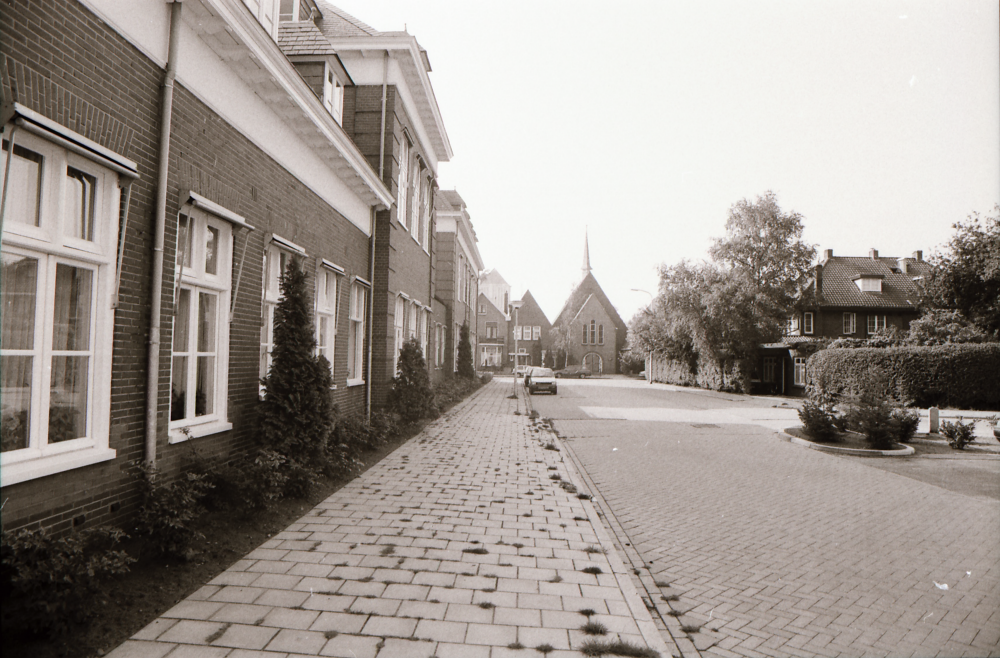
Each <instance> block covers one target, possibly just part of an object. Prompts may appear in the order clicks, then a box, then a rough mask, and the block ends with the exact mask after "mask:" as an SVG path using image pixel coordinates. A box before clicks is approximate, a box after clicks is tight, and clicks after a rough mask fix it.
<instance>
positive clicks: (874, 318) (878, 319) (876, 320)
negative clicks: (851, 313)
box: [868, 315, 888, 334]
mask: <svg viewBox="0 0 1000 658" xmlns="http://www.w3.org/2000/svg"><path fill="white" fill-rule="evenodd" d="M886 319H887V318H886V316H884V315H869V316H868V333H869V334H874V333H875V332H876V331H878V330H879V329H885V328H886V326H887V325H888V323H887V322H886Z"/></svg>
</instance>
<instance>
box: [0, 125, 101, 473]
mask: <svg viewBox="0 0 1000 658" xmlns="http://www.w3.org/2000/svg"><path fill="white" fill-rule="evenodd" d="M9 126H10V124H8V127H6V128H5V129H4V131H3V138H4V139H7V140H9V138H10V137H9V136H10V130H9ZM79 139H83V138H82V137H81V138H79ZM14 142H15V147H21V148H25V149H27V150H29V151H32V152H34V153H37V154H39V155H41V156H42V163H41V168H40V178H41V181H40V185H41V187H40V190H39V197H38V201H39V208H38V211H39V213H38V221H39V226H30V225H25V224H20V223H15V222H13V221H11V218H10V217H9V216H8V217H7V218H6V220H5V222H4V232H3V252H4V253H6V254H11V255H19V256H27V257H30V258H34V259H37V260H38V268H37V271H36V279H35V291H36V292H35V302H34V303H35V318H34V320H33V325H34V327H33V329H34V331H33V340H32V342H33V346H32V348H31V349H30V350H6V349H5V350H3V353H4V355H7V356H29V355H30V356H32V357H33V360H32V366H31V371H32V386H31V389H30V392H29V396H30V409H29V411H28V414H29V415H28V423H29V425H28V426H29V433H28V437H27V439H28V445H27V447H25V448H22V449H19V450H11V451H8V452H4V453H0V468H2V469H3V485H4V486H9V485H13V484H17V483H19V482H25V481H28V480H33V479H36V478H40V477H45V476H47V475H53V474H56V473H61V472H64V471H68V470H71V469H76V468H81V467H83V466H88V465H90V464H96V463H99V462H103V461H107V460H110V459H114V457H115V455H116V454H117V453H116V451H115V450H114V449H112V448H110V447H109V435H110V416H111V368H112V353H113V339H114V312H113V311H112V310H111V308H112V306H111V305H112V302H113V296H114V287H115V269H116V253H117V251H116V250H117V241H118V224H119V222H118V219H119V212H118V209H119V207H120V199H121V191H120V189H119V187H118V185H119V182H118V177H117V176H116V175H115V173H114V172H112V171H110V170H108V169H106V168H104V167H102V166H101V165H99V164H97V163H96V162H94V161H92V160H89V159H85V158H82V157H80V156H78V155H77V154H75V153H73V152H71V151H67V150H65V149H63V148H61V147H60V146H57V145H56V144H54V143H53V142H50V141H48V140H45V139H43V138H41V137H38V136H35V135H33V134H30V133H28V132H27V131H22V130H19V131H17V132H16V135H15V139H14ZM6 156H7V151H0V181H2V180H3V176H4V174H5V168H6V165H7V157H6ZM69 167H72V168H73V169H77V170H79V171H82V172H84V173H86V174H87V175H88V176H91V177H93V178H94V179H95V181H96V184H95V189H94V204H93V227H94V228H93V232H94V234H93V240H82V239H78V238H73V237H71V236H69V235H67V234H66V231H64V230H63V226H62V224H63V218H64V216H65V215H66V213H65V212H64V209H65V207H66V204H67V203H68V199H67V198H66V197H67V196H68V194H69V189H68V187H67V185H66V178H67V168H69ZM7 203H8V210H9V208H10V205H9V204H10V203H11V197H10V191H8V199H7ZM60 264H63V265H69V266H72V267H79V268H84V269H89V270H91V271H92V272H93V279H92V286H93V287H92V289H91V302H90V303H91V307H90V315H91V317H90V328H89V329H90V337H91V340H90V345H89V349H88V350H85V351H83V352H74V353H73V354H74V355H79V356H87V357H88V373H87V404H86V411H87V423H86V428H87V433H86V435H85V436H83V437H79V438H76V439H70V440H66V441H60V442H58V443H52V444H50V443H48V440H47V437H48V433H47V426H48V418H47V414H46V413H45V410H47V409H48V408H49V405H50V402H51V397H50V396H51V390H50V388H51V379H50V378H51V359H52V357H53V356H57V354H55V352H56V351H55V350H53V349H52V347H51V346H52V340H53V323H54V304H55V283H56V270H57V266H58V265H60ZM4 397H5V396H3V395H0V404H2V402H3V398H4Z"/></svg>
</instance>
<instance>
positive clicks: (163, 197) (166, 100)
mask: <svg viewBox="0 0 1000 658" xmlns="http://www.w3.org/2000/svg"><path fill="white" fill-rule="evenodd" d="M181 7H182V5H181V0H173V2H172V3H171V4H170V36H169V45H168V46H167V68H166V72H165V74H164V76H163V87H162V89H161V98H160V158H159V163H158V165H157V166H158V170H157V182H156V214H155V215H154V218H153V267H152V274H153V277H152V288H151V291H150V301H151V304H150V313H149V354H148V358H147V360H146V451H145V460H146V462H147V463H149V464H155V463H156V434H157V411H158V406H159V397H160V386H159V383H160V382H159V379H160V315H161V307H162V299H161V297H162V296H163V243H164V235H165V233H166V228H165V227H166V215H167V175H168V173H169V166H170V127H171V122H172V120H173V107H174V78H175V77H176V76H177V51H178V39H179V36H180V22H181Z"/></svg>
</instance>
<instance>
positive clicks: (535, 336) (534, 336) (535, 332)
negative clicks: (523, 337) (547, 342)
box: [531, 324, 542, 340]
mask: <svg viewBox="0 0 1000 658" xmlns="http://www.w3.org/2000/svg"><path fill="white" fill-rule="evenodd" d="M541 339H542V327H541V325H537V324H536V325H535V326H533V327H532V328H531V340H541Z"/></svg>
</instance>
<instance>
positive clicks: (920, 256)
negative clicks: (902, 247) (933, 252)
mask: <svg viewBox="0 0 1000 658" xmlns="http://www.w3.org/2000/svg"><path fill="white" fill-rule="evenodd" d="M923 259H924V252H922V251H914V252H913V260H915V261H917V262H918V263H919V262H920V261H922V260H923Z"/></svg>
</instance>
